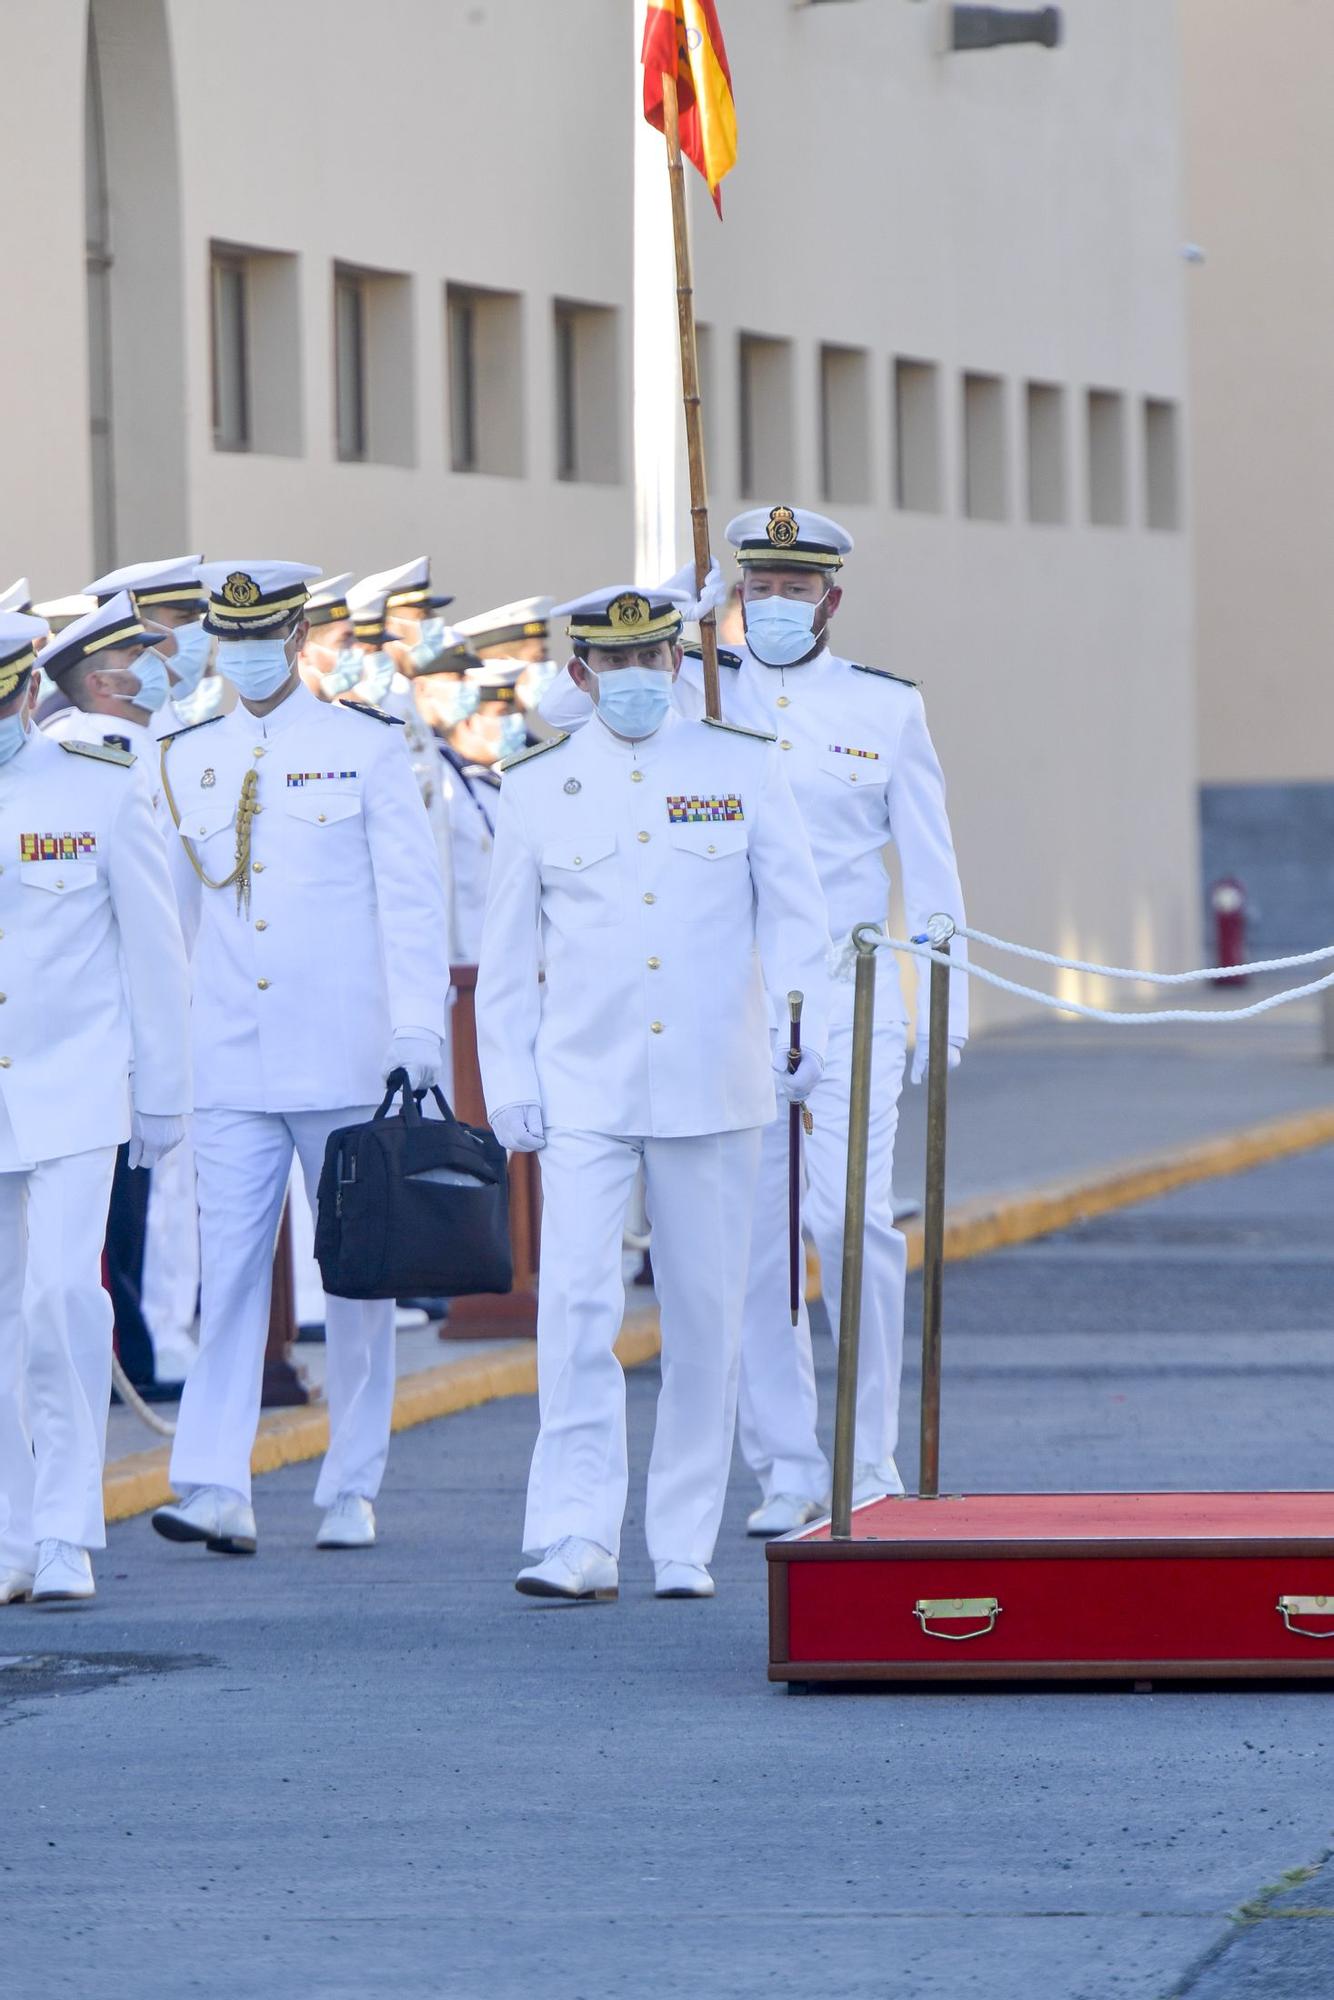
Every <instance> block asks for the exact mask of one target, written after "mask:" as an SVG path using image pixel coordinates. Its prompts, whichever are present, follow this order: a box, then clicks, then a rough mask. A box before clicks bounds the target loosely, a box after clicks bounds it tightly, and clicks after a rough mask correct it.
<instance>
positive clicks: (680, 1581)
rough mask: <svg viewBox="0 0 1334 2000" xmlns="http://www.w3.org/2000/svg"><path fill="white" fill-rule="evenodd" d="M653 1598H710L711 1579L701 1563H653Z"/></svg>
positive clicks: (711, 1589)
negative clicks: (654, 1579) (654, 1580)
mask: <svg viewBox="0 0 1334 2000" xmlns="http://www.w3.org/2000/svg"><path fill="white" fill-rule="evenodd" d="M653 1573H654V1576H655V1578H656V1583H655V1586H654V1591H653V1595H654V1596H655V1597H712V1596H713V1578H712V1577H711V1576H710V1575H709V1572H708V1571H707V1570H706V1569H705V1567H704V1565H703V1563H673V1562H665V1563H654V1565H653Z"/></svg>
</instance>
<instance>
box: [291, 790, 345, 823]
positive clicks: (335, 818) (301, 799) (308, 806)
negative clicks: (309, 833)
mask: <svg viewBox="0 0 1334 2000" xmlns="http://www.w3.org/2000/svg"><path fill="white" fill-rule="evenodd" d="M287 810H288V812H289V813H290V814H291V816H292V818H293V819H304V820H306V821H307V822H308V824H309V825H311V826H337V825H338V822H339V821H340V820H344V819H354V818H355V817H356V815H357V814H358V813H359V812H360V811H361V794H360V793H359V792H322V791H320V790H319V789H318V788H316V789H313V790H311V791H307V790H305V789H304V788H303V787H298V786H296V785H294V786H293V787H292V789H291V790H290V791H289V792H288V794H287Z"/></svg>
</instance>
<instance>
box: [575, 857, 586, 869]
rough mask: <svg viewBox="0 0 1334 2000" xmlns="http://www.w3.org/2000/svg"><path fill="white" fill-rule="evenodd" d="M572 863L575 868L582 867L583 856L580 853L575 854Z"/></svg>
mask: <svg viewBox="0 0 1334 2000" xmlns="http://www.w3.org/2000/svg"><path fill="white" fill-rule="evenodd" d="M574 865H575V867H576V868H582V867H583V865H584V857H583V855H582V854H576V855H575V857H574Z"/></svg>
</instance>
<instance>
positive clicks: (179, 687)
mask: <svg viewBox="0 0 1334 2000" xmlns="http://www.w3.org/2000/svg"><path fill="white" fill-rule="evenodd" d="M171 636H172V638H173V639H174V640H175V641H176V651H175V652H174V653H173V654H172V656H171V658H170V660H168V662H167V670H168V672H169V673H173V674H175V676H176V680H175V683H174V685H173V687H172V690H171V695H172V700H173V701H181V700H183V699H184V697H185V696H186V695H188V694H193V693H194V691H195V689H196V688H197V687H198V686H199V683H200V681H201V680H202V679H203V678H204V669H205V667H206V666H207V665H208V649H209V645H210V643H211V642H210V640H209V636H208V633H207V632H206V631H205V630H204V621H203V619H202V618H196V619H195V621H194V623H193V624H192V625H178V626H177V627H176V630H175V631H174V632H173V633H172V635H171Z"/></svg>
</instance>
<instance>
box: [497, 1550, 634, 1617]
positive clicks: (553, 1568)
mask: <svg viewBox="0 0 1334 2000" xmlns="http://www.w3.org/2000/svg"><path fill="white" fill-rule="evenodd" d="M514 1588H515V1589H516V1590H517V1591H521V1592H522V1594H523V1595H524V1596H525V1597H567V1598H569V1599H570V1600H571V1602H574V1601H577V1600H579V1599H589V1598H595V1599H596V1600H597V1602H598V1603H599V1604H606V1603H610V1602H611V1600H612V1599H613V1598H615V1597H618V1596H619V1595H620V1579H619V1576H618V1574H617V1570H616V1558H615V1556H613V1555H610V1554H609V1553H608V1552H607V1550H606V1549H604V1548H603V1547H602V1545H601V1543H600V1542H586V1541H585V1540H584V1539H583V1537H582V1536H580V1535H563V1536H562V1537H561V1539H560V1541H558V1542H555V1543H553V1544H552V1546H551V1547H550V1548H549V1549H548V1550H547V1552H546V1554H545V1555H544V1556H543V1558H542V1560H541V1562H540V1563H532V1564H530V1565H529V1567H528V1568H527V1569H521V1570H520V1571H519V1574H518V1575H517V1576H516V1577H515V1579H514Z"/></svg>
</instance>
